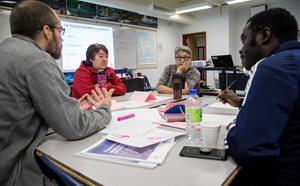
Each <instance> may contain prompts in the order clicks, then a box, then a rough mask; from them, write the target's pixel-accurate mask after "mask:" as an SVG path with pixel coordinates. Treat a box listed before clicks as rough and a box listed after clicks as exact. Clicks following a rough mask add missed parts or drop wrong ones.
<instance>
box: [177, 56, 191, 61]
mask: <svg viewBox="0 0 300 186" xmlns="http://www.w3.org/2000/svg"><path fill="white" fill-rule="evenodd" d="M190 58H191V57H190V56H183V57H181V56H176V57H175V59H176V60H177V61H182V60H183V61H187V60H189V59H190Z"/></svg>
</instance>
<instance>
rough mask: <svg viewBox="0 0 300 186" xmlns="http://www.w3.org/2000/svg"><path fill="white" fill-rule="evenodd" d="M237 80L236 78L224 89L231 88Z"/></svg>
mask: <svg viewBox="0 0 300 186" xmlns="http://www.w3.org/2000/svg"><path fill="white" fill-rule="evenodd" d="M236 81H237V79H236V80H234V81H233V82H231V83H230V85H228V87H227V88H226V89H225V90H224V92H225V91H227V90H229V89H230V88H231V87H232V85H233V84H234V83H235V82H236Z"/></svg>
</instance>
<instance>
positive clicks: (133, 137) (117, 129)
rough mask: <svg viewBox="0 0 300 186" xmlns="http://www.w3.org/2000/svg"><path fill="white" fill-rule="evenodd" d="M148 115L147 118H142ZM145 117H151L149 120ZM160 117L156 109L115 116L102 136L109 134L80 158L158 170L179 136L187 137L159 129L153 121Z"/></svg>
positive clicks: (122, 112) (83, 151)
mask: <svg viewBox="0 0 300 186" xmlns="http://www.w3.org/2000/svg"><path fill="white" fill-rule="evenodd" d="M131 112H132V113H134V117H132V118H128V119H125V120H122V121H117V120H116V118H117V117H118V116H123V115H124V114H128V113H131ZM142 115H143V116H144V118H143V117H142ZM145 116H151V117H152V119H151V117H149V118H148V119H147V117H145ZM158 117H159V113H158V111H157V110H155V109H144V110H143V109H139V110H126V111H120V112H115V113H113V119H112V122H111V124H110V125H109V127H107V128H106V129H104V130H102V131H101V133H107V135H106V136H105V137H104V138H103V139H101V140H100V141H98V142H96V143H95V144H93V145H92V146H90V147H88V148H86V149H84V150H82V151H81V152H79V153H77V155H78V156H81V157H86V158H92V159H98V160H103V161H110V162H115V163H122V164H129V165H134V166H140V167H146V168H154V167H156V166H157V165H158V164H161V163H162V162H163V161H164V159H165V157H166V156H167V153H168V152H169V151H170V150H171V148H172V147H173V146H174V145H175V142H174V141H175V140H174V139H175V137H176V136H179V135H183V134H185V133H184V132H173V131H167V130H163V129H159V128H157V127H158V126H159V125H156V124H153V123H152V122H153V121H154V120H156V119H157V118H158Z"/></svg>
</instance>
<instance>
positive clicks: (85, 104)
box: [78, 94, 93, 110]
mask: <svg viewBox="0 0 300 186" xmlns="http://www.w3.org/2000/svg"><path fill="white" fill-rule="evenodd" d="M89 96H90V95H88V94H84V95H83V96H82V97H81V98H80V99H79V100H78V101H79V102H80V110H90V109H91V108H92V106H93V104H92V103H91V102H90V101H89V100H88V99H87V97H89Z"/></svg>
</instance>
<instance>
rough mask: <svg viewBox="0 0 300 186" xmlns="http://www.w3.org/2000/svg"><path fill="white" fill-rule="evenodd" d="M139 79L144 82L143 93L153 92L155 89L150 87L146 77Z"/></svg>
mask: <svg viewBox="0 0 300 186" xmlns="http://www.w3.org/2000/svg"><path fill="white" fill-rule="evenodd" d="M141 78H142V79H143V80H144V91H155V90H156V88H154V87H151V85H150V82H149V79H148V77H147V76H146V75H142V76H141Z"/></svg>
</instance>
